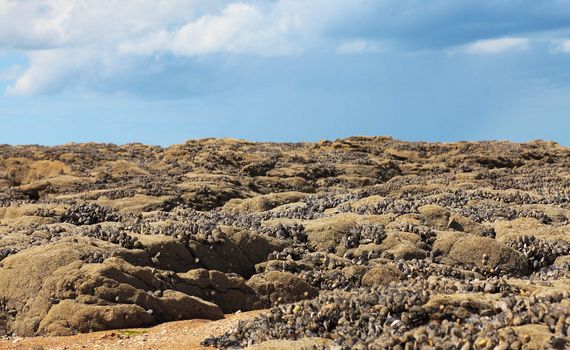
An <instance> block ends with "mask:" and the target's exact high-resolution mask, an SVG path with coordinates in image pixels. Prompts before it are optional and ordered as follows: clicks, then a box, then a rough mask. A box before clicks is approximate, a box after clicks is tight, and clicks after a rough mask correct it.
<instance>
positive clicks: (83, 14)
mask: <svg viewBox="0 0 570 350" xmlns="http://www.w3.org/2000/svg"><path fill="white" fill-rule="evenodd" d="M352 135H367V136H376V135H387V136H392V137H395V138H399V139H403V140H410V141H438V142H447V141H462V140H491V139H501V140H511V141H517V142H523V141H529V140H535V139H544V140H553V141H556V142H559V143H561V144H563V145H566V146H570V0H540V1H536V0H477V1H475V0H253V1H233V0H230V1H227V0H121V1H117V0H41V1H40V0H0V144H3V143H6V144H44V145H55V144H63V143H68V142H88V141H94V142H112V143H118V144H124V143H130V142H142V143H147V144H155V145H164V146H167V145H171V144H176V143H181V142H184V141H185V140H188V139H195V138H204V137H232V138H241V139H248V140H254V141H290V142H297V141H318V140H323V139H336V138H341V137H348V136H352Z"/></svg>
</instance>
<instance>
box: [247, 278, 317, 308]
mask: <svg viewBox="0 0 570 350" xmlns="http://www.w3.org/2000/svg"><path fill="white" fill-rule="evenodd" d="M247 285H248V286H249V287H251V289H253V290H254V291H255V293H256V294H257V295H259V297H260V299H261V302H262V303H263V305H264V306H272V305H276V304H286V303H293V302H296V301H299V300H304V299H310V298H314V297H316V296H317V295H318V294H319V291H318V290H317V289H316V288H314V287H312V286H310V285H309V284H307V283H306V282H305V281H303V280H302V279H300V278H299V277H297V276H296V275H294V274H292V273H289V272H280V271H269V272H264V273H260V274H257V275H255V276H253V277H252V278H250V279H249V281H247Z"/></svg>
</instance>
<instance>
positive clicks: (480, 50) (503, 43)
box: [452, 38, 529, 55]
mask: <svg viewBox="0 0 570 350" xmlns="http://www.w3.org/2000/svg"><path fill="white" fill-rule="evenodd" d="M528 47H529V40H528V39H527V38H498V39H488V40H478V41H475V42H473V43H471V44H467V45H464V46H462V47H459V48H458V49H455V50H452V53H456V52H462V53H468V54H474V55H478V54H481V55H485V54H500V53H504V52H510V51H524V50H526V49H528Z"/></svg>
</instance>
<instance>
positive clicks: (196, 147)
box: [0, 137, 570, 349]
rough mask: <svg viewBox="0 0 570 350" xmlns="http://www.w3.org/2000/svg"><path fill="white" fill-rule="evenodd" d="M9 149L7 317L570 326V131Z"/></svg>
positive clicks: (334, 329)
mask: <svg viewBox="0 0 570 350" xmlns="http://www.w3.org/2000/svg"><path fill="white" fill-rule="evenodd" d="M0 155H1V158H0V265H1V267H0V333H4V334H7V335H28V336H29V335H38V334H49V335H57V334H72V333H76V332H88V331H93V330H102V329H113V328H124V327H139V326H148V325H153V324H157V323H162V322H167V321H172V320H179V319H189V318H208V319H219V318H223V314H224V313H231V312H235V311H238V310H242V311H246V310H253V309H260V308H269V307H272V309H271V311H270V312H269V313H268V314H267V315H265V316H261V317H259V318H258V319H256V320H254V321H250V322H244V323H242V324H241V325H240V326H239V327H238V329H237V330H236V331H235V332H233V333H231V334H227V335H225V336H222V337H219V338H215V339H208V340H206V341H205V344H212V345H216V346H220V347H227V346H236V345H239V346H247V345H252V344H261V343H262V342H263V341H266V340H267V341H268V340H273V342H270V343H267V344H266V345H267V346H273V347H278V346H281V345H283V344H287V345H284V346H294V344H297V345H299V344H305V345H307V344H309V343H310V344H312V345H316V346H318V347H327V346H340V347H341V348H354V347H362V348H390V347H402V348H420V347H422V346H428V345H429V344H432V345H434V344H442V345H441V348H464V349H468V348H493V347H494V346H503V347H511V348H517V347H518V348H520V347H524V346H527V347H529V346H530V347H531V348H532V347H533V346H534V347H538V348H540V347H546V346H551V347H553V346H554V347H555V346H559V345H560V344H564V342H565V341H566V339H567V335H568V334H567V332H568V325H569V324H570V318H569V319H568V320H569V321H568V322H566V316H567V315H568V312H569V311H570V309H569V308H568V307H569V306H568V305H567V300H566V298H567V297H568V295H569V294H568V292H570V289H569V287H568V286H570V270H569V268H570V265H569V264H568V261H570V222H569V220H570V204H569V201H570V171H569V169H570V167H569V166H570V149H568V148H565V147H562V146H560V145H558V144H555V143H552V142H544V141H535V142H531V143H526V144H515V143H509V142H479V143H473V142H463V143H443V144H435V143H409V142H402V141H397V140H393V139H391V138H386V137H374V138H372V137H371V138H368V137H352V138H348V139H342V140H336V141H323V142H319V143H253V142H247V141H241V140H220V139H204V140H196V141H189V142H187V143H185V144H182V145H176V146H172V147H169V148H161V147H155V146H145V145H141V144H129V145H124V146H116V145H110V144H69V145H63V146H57V147H41V146H7V145H4V146H0ZM307 337H312V338H314V339H313V340H307V339H305V338H307ZM279 339H280V341H277V342H276V341H275V340H279ZM297 339H302V340H300V341H299V342H296V343H286V342H287V341H293V340H297ZM283 342H285V343H283ZM280 344H281V345H280ZM261 345H263V344H261ZM305 345H299V346H305ZM312 345H311V346H312ZM436 347H438V346H436Z"/></svg>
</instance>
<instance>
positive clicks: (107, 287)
mask: <svg viewBox="0 0 570 350" xmlns="http://www.w3.org/2000/svg"><path fill="white" fill-rule="evenodd" d="M123 253H126V254H123ZM110 254H112V255H115V257H108V258H107V259H105V260H104V261H103V262H102V263H86V260H87V259H86V258H88V257H89V256H93V255H97V256H100V257H105V256H109V255H110ZM141 254H144V252H142V251H141ZM122 255H124V256H125V257H129V258H130V259H133V256H132V253H130V252H128V251H127V250H125V249H122V248H118V247H117V246H114V245H111V244H108V243H106V242H102V241H97V240H88V239H85V238H76V239H74V240H71V239H69V240H65V241H62V242H60V243H56V244H51V245H47V246H42V247H36V248H30V249H27V250H24V251H22V252H20V253H17V254H14V255H12V256H9V257H7V258H6V259H4V260H3V261H2V263H3V268H2V269H0V299H2V300H4V305H5V307H6V308H7V309H8V310H10V314H11V315H12V317H10V318H9V319H8V320H7V321H6V331H7V332H9V333H14V334H17V335H22V336H31V335H34V334H71V333H74V332H77V331H84V330H85V327H86V325H89V324H91V325H93V328H92V329H89V330H101V329H109V328H114V327H116V326H121V327H122V326H138V325H143V324H145V325H146V324H156V323H159V322H166V321H173V320H178V319H189V318H207V319H220V318H223V312H222V310H220V308H219V307H218V306H217V305H215V304H213V303H210V302H207V301H205V300H202V299H200V298H198V297H195V296H191V295H187V294H185V293H182V292H180V291H174V290H172V289H173V288H174V286H173V284H172V280H173V279H175V278H176V276H175V274H173V273H170V274H167V273H162V272H161V271H158V270H156V269H152V268H143V267H138V266H134V265H132V264H130V263H129V262H127V261H125V260H123V259H122V258H121V256H122ZM60 303H64V304H62V306H57V305H59V304H60ZM94 305H97V306H104V307H106V308H93V307H90V306H94ZM125 305H128V306H125ZM135 306H137V307H135ZM141 309H142V310H144V312H146V313H147V314H148V315H149V317H146V316H145V317H140V315H141ZM92 311H93V313H92V317H93V318H90V319H89V321H88V322H86V321H85V318H89V315H90V314H91V312H92ZM81 315H83V316H81ZM117 315H127V316H126V317H124V316H117ZM48 316H49V317H48ZM72 316H73V317H72ZM75 316H77V317H75ZM117 317H119V318H121V319H130V321H128V320H127V321H125V320H123V321H119V319H118V318H117ZM65 319H67V320H66V321H62V320H65ZM107 319H108V322H102V321H101V320H103V321H105V320H107ZM74 321H77V323H74Z"/></svg>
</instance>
